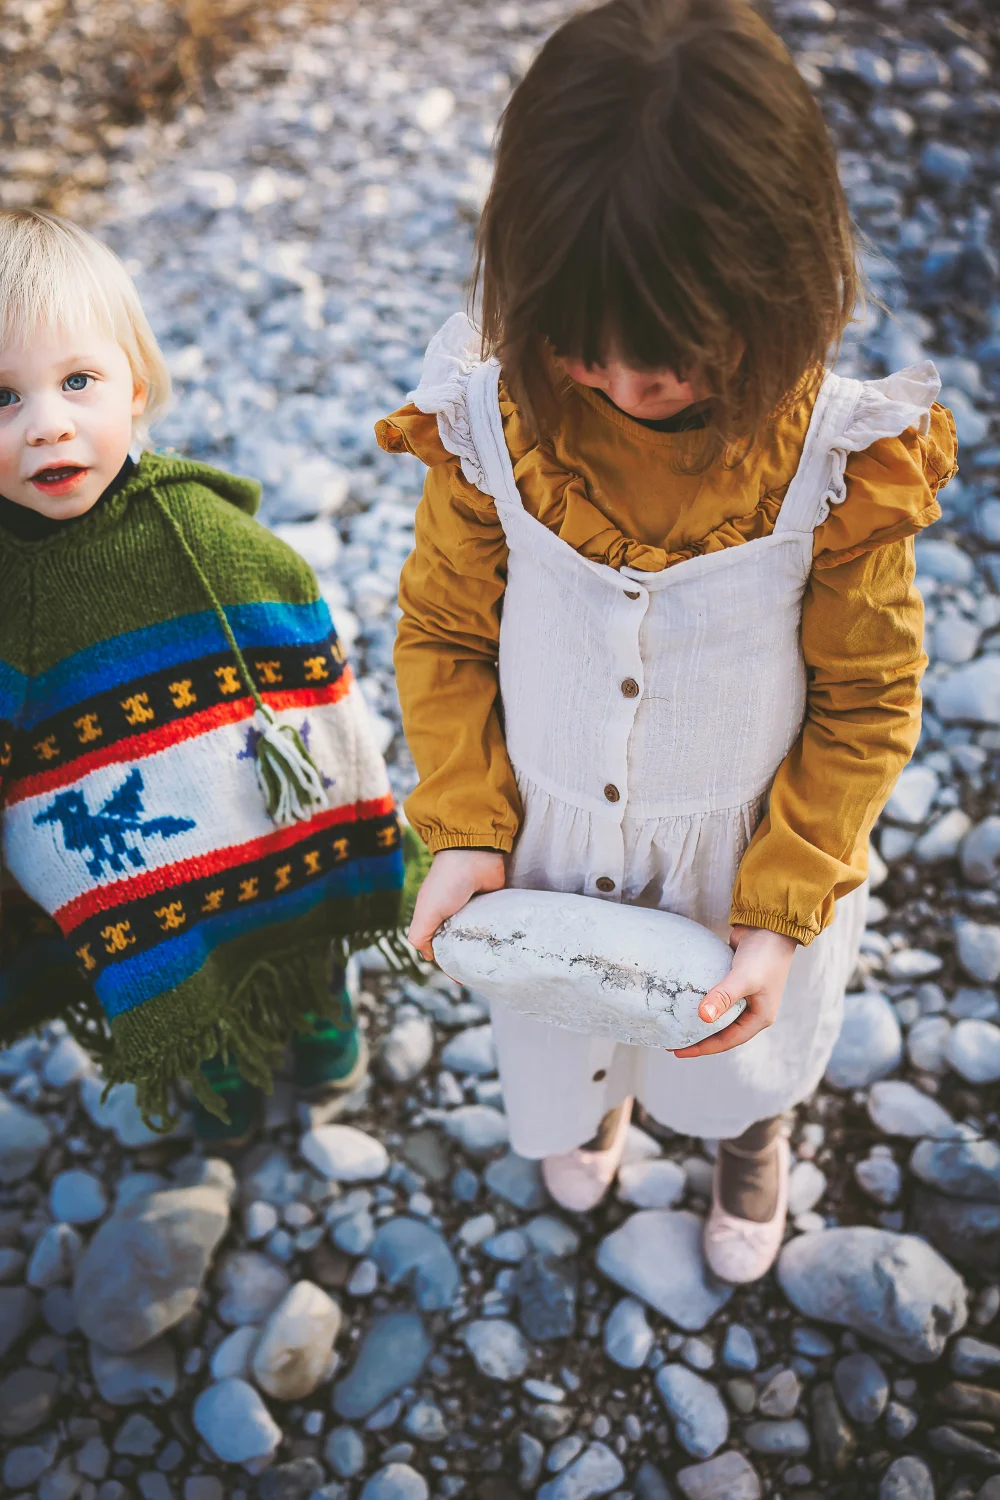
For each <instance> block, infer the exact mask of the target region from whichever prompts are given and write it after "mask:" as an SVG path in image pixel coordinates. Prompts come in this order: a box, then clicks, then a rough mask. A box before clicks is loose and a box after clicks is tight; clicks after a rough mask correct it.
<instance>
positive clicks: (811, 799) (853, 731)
mask: <svg viewBox="0 0 1000 1500" xmlns="http://www.w3.org/2000/svg"><path fill="white" fill-rule="evenodd" d="M914 571H915V564H914V548H913V540H912V538H906V539H905V540H903V541H897V542H891V543H889V544H887V545H884V546H881V547H879V548H878V549H877V550H875V551H871V552H863V553H861V555H860V556H857V557H855V558H852V559H851V560H850V561H848V562H842V563H839V564H837V565H836V566H834V567H829V568H819V567H814V568H813V571H812V574H811V577H810V580H809V583H808V585H807V589H806V595H805V599H804V602H803V610H802V648H803V652H804V655H805V658H806V663H807V666H808V671H809V691H808V705H807V710H806V719H805V724H804V726H803V730H802V734H801V736H800V737H799V739H798V741H797V742H796V744H795V745H794V746H793V748H792V749H791V751H790V752H789V754H788V755H787V756H786V757H785V760H784V761H783V762H782V764H781V766H780V768H779V770H778V774H777V776H776V777H775V779H774V784H773V785H772V787H771V795H770V800H769V806H768V810H767V812H766V813H765V815H764V818H763V820H762V821H761V824H760V826H759V828H758V829H757V831H756V833H755V834H754V837H753V839H752V840H751V842H750V846H749V848H748V849H747V851H746V853H745V855H744V856H743V860H742V863H741V865H740V868H739V872H738V874H737V878H736V886H735V889H734V891H733V902H732V910H731V912H730V921H732V922H734V923H739V924H741V925H744V926H748V927H766V928H768V929H770V931H772V932H783V933H786V934H787V935H788V936H789V937H794V938H797V939H798V941H799V942H800V943H810V942H812V940H813V938H814V937H816V935H817V934H818V933H819V932H821V931H822V930H823V928H824V927H826V926H828V925H829V923H830V921H831V920H832V918H833V903H834V901H835V900H836V899H837V898H838V897H839V896H845V895H846V894H847V893H848V891H851V890H853V889H854V888H855V886H858V885H860V884H861V882H862V881H863V880H864V878H865V875H866V874H867V868H868V838H869V835H870V833H871V830H872V827H873V826H874V824H875V821H876V819H877V818H878V815H879V813H880V812H881V811H882V808H883V807H884V806H885V804H886V802H887V801H888V799H889V795H890V793H891V792H892V789H893V787H894V786H895V784H896V781H897V779H898V777H899V774H900V772H901V771H902V769H903V767H904V766H905V765H906V763H907V761H908V760H909V758H910V756H911V755H912V754H913V751H914V749H915V748H916V743H917V739H918V738H919V734H920V679H921V677H922V676H923V672H924V668H925V667H926V665H927V658H926V656H925V655H924V652H923V644H922V642H923V617H924V611H923V601H922V600H921V598H920V594H919V593H918V591H917V590H916V588H915V587H914V585H913V575H914Z"/></svg>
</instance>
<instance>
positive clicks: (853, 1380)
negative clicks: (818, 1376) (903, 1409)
mask: <svg viewBox="0 0 1000 1500" xmlns="http://www.w3.org/2000/svg"><path fill="white" fill-rule="evenodd" d="M833 1383H834V1386H835V1387H836V1391H837V1395H838V1396H839V1397H840V1404H841V1406H843V1408H844V1410H845V1411H846V1412H847V1415H848V1416H849V1417H851V1418H853V1420H854V1421H855V1422H860V1423H861V1424H862V1425H863V1426H870V1425H871V1423H872V1422H877V1421H878V1419H879V1417H880V1416H881V1415H882V1413H883V1412H884V1411H885V1408H886V1403H887V1402H888V1400H889V1381H888V1379H887V1378H886V1375H885V1372H884V1370H883V1369H882V1367H881V1365H879V1364H878V1363H877V1362H876V1361H875V1360H874V1359H872V1357H871V1355H870V1354H862V1353H858V1354H846V1355H845V1356H844V1358H843V1359H838V1361H837V1363H836V1365H835V1367H834V1371H833Z"/></svg>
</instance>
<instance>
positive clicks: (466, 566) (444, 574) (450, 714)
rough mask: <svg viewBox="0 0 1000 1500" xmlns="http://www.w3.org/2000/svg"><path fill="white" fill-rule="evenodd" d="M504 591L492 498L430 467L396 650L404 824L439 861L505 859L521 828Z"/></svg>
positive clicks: (446, 467)
mask: <svg viewBox="0 0 1000 1500" xmlns="http://www.w3.org/2000/svg"><path fill="white" fill-rule="evenodd" d="M379 437H380V441H383V434H382V433H380V434H379ZM383 445H384V446H388V444H387V442H384V443H383ZM411 451H412V449H411ZM428 456H430V455H428ZM506 582H507V542H506V538H505V537H504V532H503V527H502V525H501V523H500V519H499V517H498V516H497V513H496V507H495V506H494V504H493V501H492V500H491V499H489V497H488V496H486V495H482V494H480V492H479V491H478V490H477V489H475V488H474V487H473V486H472V485H470V484H468V483H467V482H466V481H465V479H464V478H463V476H462V473H461V469H460V466H459V463H458V460H457V459H454V458H447V459H446V461H443V462H437V463H434V464H433V466H432V467H431V468H429V469H428V471H427V478H426V481H425V484H424V494H423V499H422V500H421V502H420V505H419V506H418V508H417V516H416V539H415V546H414V550H413V552H412V553H411V555H410V557H409V558H408V559H407V561H406V563H405V564H404V566H403V571H402V575H401V577H400V586H399V603H400V608H401V610H402V619H401V620H400V622H399V629H398V634H397V637H396V647H395V653H394V661H395V667H396V682H397V686H398V689H399V701H400V706H401V708H402V712H403V729H404V731H405V734H406V738H407V741H408V743H409V746H410V750H411V752H412V754H413V759H414V761H415V762H416V766H417V772H418V774H419V776H420V783H419V785H418V786H417V788H416V790H415V791H414V792H413V794H412V796H410V797H409V798H408V800H407V802H406V804H405V806H406V815H407V817H408V818H409V820H410V822H411V823H412V824H413V826H414V828H415V829H416V830H417V832H418V833H419V834H420V836H421V838H422V839H423V840H424V842H425V843H426V844H427V846H428V848H429V849H430V851H431V853H432V854H436V853H437V852H438V851H439V850H441V849H468V848H489V849H498V850H500V851H502V852H503V853H505V854H508V853H509V852H510V850H511V848H512V847H513V844H514V837H515V835H516V833H517V830H518V826H519V822H520V816H521V804H520V799H519V797H518V793H517V787H516V784H515V782H514V773H513V771H512V770H511V765H510V761H509V760H508V758H507V749H506V745H505V744H504V737H503V731H502V729H501V725H500V717H499V713H498V696H499V689H498V684H497V650H498V642H499V636H500V607H501V603H502V600H503V592H504V588H505V587H506Z"/></svg>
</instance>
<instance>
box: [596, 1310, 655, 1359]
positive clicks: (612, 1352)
mask: <svg viewBox="0 0 1000 1500" xmlns="http://www.w3.org/2000/svg"><path fill="white" fill-rule="evenodd" d="M653 1342H654V1334H653V1330H652V1329H651V1328H650V1326H649V1323H648V1322H647V1320H646V1309H645V1308H644V1307H643V1305H642V1303H641V1302H636V1301H635V1299H634V1298H632V1297H623V1298H622V1299H621V1301H620V1302H616V1303H615V1305H614V1307H613V1308H612V1309H611V1312H610V1313H609V1314H608V1317H607V1320H606V1321H605V1324H604V1352H605V1354H606V1355H607V1356H608V1358H609V1359H610V1360H612V1361H613V1362H614V1363H615V1364H616V1365H620V1366H621V1368H622V1369H623V1370H639V1369H641V1368H642V1366H643V1365H644V1364H645V1363H646V1356H647V1355H648V1353H649V1351H650V1349H652V1347H653Z"/></svg>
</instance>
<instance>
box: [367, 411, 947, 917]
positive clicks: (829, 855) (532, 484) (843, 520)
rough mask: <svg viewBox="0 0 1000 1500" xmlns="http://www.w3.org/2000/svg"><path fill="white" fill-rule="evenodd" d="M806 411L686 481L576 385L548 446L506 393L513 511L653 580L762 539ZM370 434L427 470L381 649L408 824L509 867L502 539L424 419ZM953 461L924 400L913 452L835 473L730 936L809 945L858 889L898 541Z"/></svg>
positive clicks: (906, 595)
mask: <svg viewBox="0 0 1000 1500" xmlns="http://www.w3.org/2000/svg"><path fill="white" fill-rule="evenodd" d="M814 399H815V387H812V388H810V389H805V390H804V391H803V394H802V395H801V396H800V397H799V398H798V399H797V400H796V401H795V402H793V403H792V404H791V406H790V408H789V409H788V410H787V411H786V412H784V413H783V414H782V415H781V416H780V417H778V418H776V419H775V420H774V421H773V422H772V423H771V424H770V426H769V427H768V429H767V430H766V431H765V432H763V433H762V434H761V436H760V438H759V440H758V441H757V442H756V444H755V446H754V447H753V449H752V451H751V452H750V453H749V454H748V455H747V457H746V458H745V459H744V460H743V461H742V462H741V463H740V464H739V465H737V466H735V467H726V466H725V464H724V463H722V462H720V463H719V464H716V465H714V466H713V467H712V468H711V469H710V470H708V471H707V472H706V473H704V474H687V473H684V472H683V467H684V465H683V459H684V454H685V452H686V451H688V445H689V444H691V443H697V442H698V441H700V438H699V435H698V434H697V433H688V432H679V433H673V432H657V431H655V430H651V429H649V428H647V427H643V426H642V425H641V424H640V423H637V422H634V421H633V420H632V419H631V418H629V417H627V416H626V415H625V414H624V413H623V412H620V411H619V410H618V409H617V408H616V407H612V406H610V405H609V404H608V403H607V402H606V401H604V399H603V398H602V397H600V396H598V395H597V394H596V393H595V392H593V391H591V390H589V389H587V388H585V387H583V386H578V385H575V384H573V385H570V386H569V387H568V388H567V390H566V392H565V394H564V396H563V400H562V420H561V422H560V424H559V429H558V431H557V433H556V434H555V435H554V436H553V437H551V438H549V439H546V440H545V441H543V442H536V441H534V440H533V439H532V438H531V436H530V434H529V432H528V430H527V428H526V426H525V423H524V422H523V420H522V418H521V415H520V413H519V411H518V409H517V407H516V405H515V404H514V403H513V402H512V401H511V400H510V398H509V396H508V395H507V393H506V391H505V388H504V387H503V385H502V384H501V411H502V414H503V419H504V432H505V436H506V439H507V446H508V449H509V451H510V455H511V459H512V461H513V465H514V476H515V478H516V480H517V486H518V490H519V492H520V495H521V498H522V501H523V503H524V505H525V507H526V509H527V510H529V511H530V512H531V514H532V515H534V516H536V517H537V518H538V520H540V521H541V522H543V524H544V525H546V526H547V527H548V528H549V529H550V530H551V531H554V532H555V533H556V534H557V535H558V536H560V537H562V539H563V540H564V541H565V542H566V543H567V544H568V545H569V546H571V547H574V548H575V549H576V550H577V551H578V552H580V553H581V554H582V555H583V556H585V557H588V558H591V559H593V560H594V561H597V562H602V563H606V564H608V565H609V566H611V567H614V568H620V567H622V566H624V565H627V566H629V567H633V568H638V569H642V570H645V571H649V572H655V571H658V570H660V569H662V568H666V567H671V566H673V565H675V564H676V563H678V562H681V561H683V560H684V559H686V558H690V557H694V556H697V555H699V554H701V553H704V552H715V551H718V550H720V549H721V548H723V547H734V546H739V545H740V544H741V543H743V542H745V541H749V540H751V539H753V538H755V537H761V536H767V535H768V534H769V533H770V532H771V531H772V529H773V527H774V522H775V518H776V516H777V514H778V511H779V509H780V507H781V501H782V498H783V496H784V493H785V489H786V487H787V486H788V484H789V482H790V480H791V478H792V476H793V475H794V473H795V470H796V468H797V466H798V462H799V455H800V453H801V450H802V444H803V441H804V439H805V434H806V430H807V428H808V425H809V417H810V414H811V410H812V404H813V401H814ZM376 436H377V438H378V441H379V443H380V445H381V446H382V447H383V448H384V449H386V450H387V451H388V452H391V453H403V452H406V453H412V454H415V455H416V456H417V457H418V458H420V459H422V460H423V462H424V463H425V464H427V466H428V472H427V476H426V481H425V485H424V494H423V499H422V501H421V503H420V505H419V507H418V510H417V516H416V544H415V548H414V551H413V553H412V554H411V556H410V557H409V559H408V560H407V562H406V564H405V565H404V568H403V573H402V578H401V581H400V591H399V602H400V606H401V609H402V619H401V621H400V624H399V632H398V637H397V641H396V651H395V664H396V675H397V684H398V688H399V698H400V704H401V706H402V711H403V725H404V729H405V731H406V736H407V740H408V741H409V745H410V749H411V751H412V753H413V757H414V760H415V762H416V766H417V771H418V774H419V776H420V783H419V785H418V787H417V788H416V790H415V791H414V793H413V794H412V796H411V797H410V798H409V800H408V801H407V803H406V812H407V816H408V817H409V819H410V821H411V822H412V824H413V825H414V827H415V828H416V829H417V831H418V832H419V833H420V834H421V836H422V837H423V838H424V840H425V841H426V842H427V844H428V845H429V847H430V849H431V850H432V852H435V853H436V852H437V851H438V850H441V849H457V848H476V847H486V848H492V849H497V850H500V851H502V852H504V853H509V851H510V850H511V848H512V846H513V843H514V839H515V837H516V835H517V830H518V825H519V818H520V804H519V800H518V794H517V787H516V785H515V781H514V775H513V772H512V769H511V765H510V761H509V760H508V757H507V752H506V747H505V745H504V738H503V731H502V728H501V721H500V716H499V713H498V706H499V705H498V689H497V649H498V640H499V626H500V610H501V606H502V602H503V593H504V586H505V580H506V566H507V546H506V541H505V538H504V533H503V527H502V525H501V523H500V520H499V518H498V516H497V513H496V508H495V506H494V504H493V501H492V500H491V499H490V498H489V497H488V496H486V495H483V494H481V493H480V491H479V490H477V489H476V488H475V487H474V486H472V485H471V484H469V483H468V481H467V480H466V479H465V478H464V476H463V474H462V471H461V468H460V466H459V461H458V459H457V458H454V457H453V456H452V455H451V454H449V453H448V452H447V450H446V449H445V448H444V447H443V445H442V443H441V441H440V439H439V437H438V431H437V421H436V418H435V417H434V416H425V415H423V414H422V413H421V412H419V411H417V409H416V408H415V407H413V406H406V407H403V408H402V409H401V410H399V411H397V412H394V413H393V414H392V415H391V416H389V417H387V418H386V419H385V420H384V421H382V422H380V423H379V424H378V426H377V427H376ZM955 452H956V444H955V429H954V423H953V421H952V418H951V414H950V412H948V411H946V410H945V409H944V408H943V407H940V406H935V407H934V408H933V411H932V414H931V426H930V432H929V433H928V434H927V435H926V436H922V435H920V434H918V433H917V432H916V431H915V430H914V429H910V430H908V431H907V432H905V433H903V435H902V436H901V437H898V438H892V439H884V440H882V441H880V442H876V443H874V444H873V445H872V446H871V447H870V448H869V449H868V450H867V451H866V452H864V453H858V454H854V455H852V456H851V457H850V458H849V460H848V463H847V471H846V483H847V496H846V499H845V500H844V501H843V503H842V504H840V505H837V506H834V507H833V509H832V510H831V513H830V515H829V517H828V519H827V520H826V521H825V522H824V523H823V524H822V526H820V527H818V528H817V531H816V535H815V546H814V556H813V569H812V573H811V575H810V579H809V583H808V585H807V588H806V593H805V597H804V600H803V609H802V648H803V652H804V654H805V659H806V663H807V667H808V673H809V688H808V705H807V713H806V720H805V724H804V726H803V730H802V734H801V736H800V738H799V740H798V742H797V743H796V744H795V746H794V747H793V748H792V750H791V751H790V752H789V754H788V756H787V757H786V759H785V760H784V762H783V763H782V765H781V767H780V768H779V770H778V774H777V776H776V777H775V780H774V784H773V786H772V789H771V794H770V799H769V807H768V811H767V813H766V815H765V817H764V818H763V821H762V822H761V824H760V827H759V828H758V829H757V832H756V834H755V836H754V838H753V840H752V842H751V844H750V846H749V848H748V849H747V852H746V854H745V855H744V857H743V860H742V863H741V865H740V869H739V872H738V875H737V879H736V886H735V889H734V892H733V902H732V911H731V920H732V921H733V922H734V923H742V924H745V925H749V926H754V927H766V928H769V929H770V930H772V931H774V932H783V933H786V934H788V935H789V936H790V937H794V938H796V939H797V940H798V941H799V942H802V943H808V942H811V941H812V939H813V938H814V937H815V936H816V934H817V933H819V932H821V931H822V929H823V928H824V927H825V926H826V925H827V924H828V923H829V922H830V920H831V918H832V916H833V903H834V901H835V900H836V898H837V897H838V896H843V895H845V894H846V893H847V892H848V891H850V890H852V889H853V888H854V887H855V886H857V885H859V884H860V883H861V881H862V880H863V879H864V877H865V874H866V869H867V852H868V836H869V834H870V832H871V829H872V826H873V824H874V823H875V820H876V818H877V817H878V815H879V813H880V812H881V810H882V808H883V806H884V805H885V802H886V801H887V799H888V797H889V794H890V792H891V791H892V788H893V785H894V784H895V781H896V779H897V777H898V775H899V773H900V771H901V770H902V769H903V767H904V766H905V765H906V762H907V761H908V759H909V757H910V756H911V754H912V753H913V749H914V747H915V745H916V741H917V737H918V734H919V726H920V688H919V683H920V678H921V676H922V674H923V671H924V668H925V666H926V664H927V658H926V657H925V655H924V653H923V647H922V634H923V606H922V603H921V599H920V596H919V594H918V592H917V591H916V589H915V588H914V586H913V575H914V554H913V540H912V539H913V536H914V535H915V533H917V532H918V531H920V530H921V528H923V527H925V526H928V525H930V523H931V522H932V521H934V520H936V519H937V517H938V516H939V515H940V513H941V512H940V508H939V506H938V504H937V501H936V499H935V495H936V492H937V490H938V489H939V488H940V487H941V485H943V484H944V483H945V482H946V481H947V480H948V479H950V478H951V476H952V475H953V474H954V473H955V470H956V464H955Z"/></svg>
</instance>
